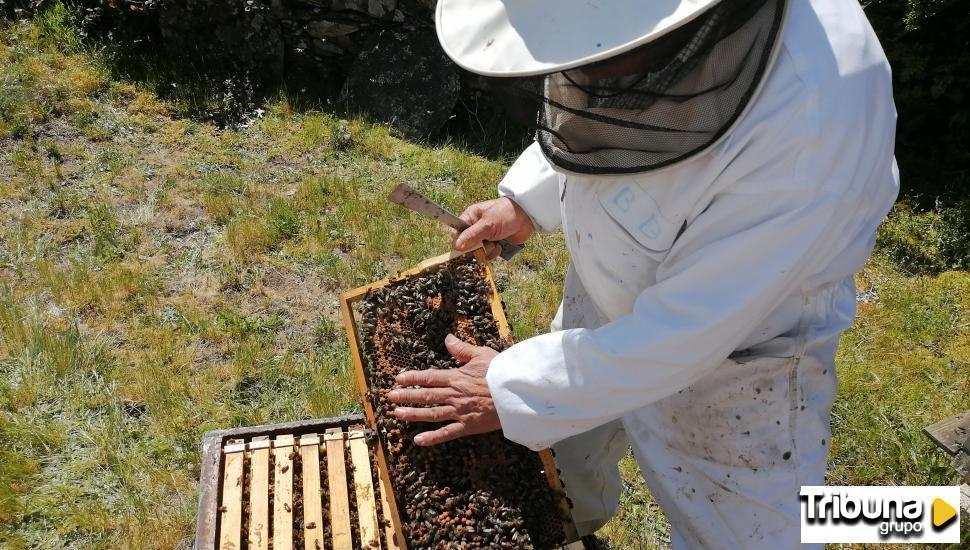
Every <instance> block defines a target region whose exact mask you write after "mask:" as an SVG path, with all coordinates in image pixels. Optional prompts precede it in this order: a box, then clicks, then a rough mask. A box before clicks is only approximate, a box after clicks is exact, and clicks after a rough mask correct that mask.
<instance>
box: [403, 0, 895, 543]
mask: <svg viewBox="0 0 970 550" xmlns="http://www.w3.org/2000/svg"><path fill="white" fill-rule="evenodd" d="M437 29H438V35H439V38H440V40H441V44H442V45H443V47H444V49H445V51H446V52H447V53H448V55H449V56H451V58H452V59H454V60H455V61H456V62H457V63H458V64H459V65H461V66H462V67H464V68H466V69H468V70H470V71H473V72H475V73H478V74H481V75H485V76H489V77H500V78H499V79H497V80H496V82H497V83H498V85H499V86H498V87H499V88H500V89H501V91H502V93H503V94H504V95H505V96H506V97H508V98H509V99H510V100H511V101H512V102H513V104H514V105H517V106H518V108H517V109H513V110H517V111H518V112H527V113H533V114H536V116H535V117H534V119H533V120H532V122H533V123H534V125H535V127H536V128H537V131H536V139H535V143H533V144H532V145H531V146H530V147H528V148H527V149H526V150H525V152H524V153H523V154H522V155H521V156H520V157H519V158H518V160H517V161H516V162H515V163H514V164H513V166H512V167H511V168H510V169H509V171H508V173H507V175H506V176H505V178H504V179H503V180H502V182H501V183H500V184H499V194H500V195H501V198H499V199H495V200H492V201H486V202H484V203H479V204H476V205H473V206H471V207H470V208H469V209H468V210H467V211H466V212H465V213H464V215H463V216H464V218H465V220H466V221H468V222H469V223H471V224H472V226H471V227H470V228H469V229H467V230H466V231H464V232H463V233H462V234H461V235H459V236H458V237H457V239H456V241H455V242H454V246H455V247H456V248H457V249H459V250H466V249H470V248H472V247H474V246H477V245H478V244H479V243H481V242H483V241H485V242H486V245H487V246H490V247H493V245H492V243H489V242H488V241H494V240H496V239H501V238H509V239H510V240H512V241H516V242H522V241H525V240H526V239H528V237H529V236H530V235H531V234H532V233H533V231H534V230H537V231H543V232H549V231H554V230H556V229H561V230H562V232H563V235H564V237H565V241H566V246H567V247H568V249H569V253H570V256H571V260H572V263H571V265H570V267H569V271H568V274H567V275H566V281H565V290H564V296H563V301H562V304H561V306H560V309H559V313H558V315H557V316H556V319H555V320H554V321H553V325H552V329H553V330H552V332H550V333H549V334H544V335H541V336H537V337H535V338H530V339H528V340H525V341H523V342H520V343H518V344H516V345H514V346H512V347H511V348H509V349H508V350H506V351H503V352H502V353H496V352H494V351H492V350H489V349H487V348H478V347H474V346H471V345H470V344H467V343H463V342H460V341H458V340H457V339H454V338H449V340H448V342H447V346H448V349H449V350H450V351H451V352H452V353H453V354H454V355H455V356H456V357H458V358H459V359H460V360H461V361H463V362H466V364H465V366H463V367H462V368H459V369H455V370H453V371H425V372H415V373H407V374H405V375H402V376H401V377H400V378H399V379H398V382H399V384H400V385H401V386H402V387H401V388H400V389H398V390H395V391H394V392H392V396H391V398H392V399H393V400H395V401H397V402H398V403H400V404H401V405H400V406H398V407H397V409H396V413H395V414H396V415H397V416H398V417H399V418H402V419H405V420H411V421H436V422H442V423H443V424H442V426H441V428H440V429H437V430H434V431H430V432H425V433H422V434H420V435H419V436H417V438H416V442H417V443H418V444H421V445H433V444H437V443H440V442H442V441H445V440H448V439H452V438H455V437H460V436H463V435H468V434H474V433H481V432H485V431H489V430H494V429H499V428H501V429H502V430H503V431H504V434H505V436H506V437H508V438H509V439H511V440H513V441H516V442H519V443H521V444H523V445H526V446H528V447H530V448H532V449H542V448H544V447H549V446H552V447H553V448H554V449H555V450H556V453H557V454H556V456H557V461H558V462H559V464H560V467H561V469H562V475H563V478H564V480H565V483H566V487H567V491H568V493H569V495H570V496H571V498H572V500H573V502H574V504H575V508H574V510H573V514H574V519H575V521H576V523H577V525H578V527H579V528H580V531H581V533H591V532H593V531H595V530H596V529H597V528H599V527H600V526H602V525H603V524H604V523H605V522H606V521H607V520H608V519H609V518H610V517H611V516H612V515H613V514H614V513H615V512H616V510H617V505H618V499H619V495H620V492H621V490H622V485H621V480H620V476H619V472H618V468H617V462H618V461H619V460H620V458H621V457H622V456H623V455H624V453H625V452H626V451H627V449H628V447H629V445H630V444H631V443H632V446H633V450H634V453H635V456H636V459H637V461H638V463H639V465H640V469H641V471H642V473H643V476H644V478H645V479H646V482H647V484H648V486H649V488H650V492H651V494H652V495H653V496H654V497H655V498H656V499H657V500H658V501H659V503H660V505H661V506H662V507H663V509H664V511H665V512H666V514H667V517H668V518H669V519H670V523H671V525H672V529H673V533H672V540H673V545H674V547H681V548H700V547H707V548H769V547H770V548H776V547H779V546H781V547H785V546H793V545H795V544H797V543H798V541H799V499H798V493H799V487H800V486H802V485H817V484H822V483H823V482H824V474H825V466H826V456H827V454H828V449H829V443H830V426H829V417H830V411H831V407H832V402H833V399H834V397H835V391H836V374H835V368H834V354H835V350H836V345H837V344H838V339H839V335H840V333H841V332H842V331H844V330H845V329H846V328H848V327H849V326H850V325H851V324H852V319H853V315H854V313H855V289H854V285H853V278H852V276H853V274H854V273H855V272H856V271H857V270H859V269H860V268H861V267H862V265H863V263H864V262H865V260H866V258H867V257H868V255H869V253H870V251H871V249H872V246H873V241H874V237H875V230H876V226H877V225H878V224H879V222H880V221H881V220H882V219H883V217H884V216H885V214H886V212H887V211H888V210H889V208H890V207H891V205H892V204H893V201H894V199H895V197H896V193H897V188H898V174H897V171H896V167H895V163H894V160H893V142H894V127H895V110H894V107H893V100H892V91H891V79H890V69H889V66H888V64H887V62H886V58H885V56H884V54H883V51H882V49H881V48H880V46H879V43H878V41H877V39H876V37H875V35H874V34H873V31H872V29H871V28H870V26H869V24H868V22H867V20H866V17H865V15H864V14H863V11H862V9H861V8H860V7H859V4H858V2H857V1H856V0H720V1H718V0H653V1H649V2H644V1H637V0H612V1H608V2H605V1H601V0H559V1H557V2H542V1H539V0H439V2H438V8H437ZM405 386H412V387H411V388H406V387H405ZM413 386H418V387H417V388H414V387H413ZM414 403H420V404H423V405H432V406H431V407H409V406H407V405H409V404H414Z"/></svg>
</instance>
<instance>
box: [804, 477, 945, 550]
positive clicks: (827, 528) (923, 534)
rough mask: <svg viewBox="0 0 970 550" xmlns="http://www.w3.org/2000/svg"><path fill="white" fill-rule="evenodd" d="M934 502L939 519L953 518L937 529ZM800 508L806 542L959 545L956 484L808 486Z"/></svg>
mask: <svg viewBox="0 0 970 550" xmlns="http://www.w3.org/2000/svg"><path fill="white" fill-rule="evenodd" d="M938 500H939V501H942V503H945V504H941V503H940V502H939V501H938ZM934 503H935V505H936V506H937V512H938V515H942V516H946V515H949V512H950V509H952V510H953V512H955V516H954V517H953V518H952V519H949V520H948V521H946V522H945V523H942V524H941V525H940V526H939V527H936V526H934V524H933V522H934V516H933V510H934ZM800 507H801V529H802V531H801V541H802V542H803V543H860V542H861V543H896V544H898V543H910V544H922V543H957V542H960V521H961V518H960V487H958V486H932V487H912V486H892V487H873V486H818V485H812V486H808V485H806V486H803V487H802V490H801V493H800Z"/></svg>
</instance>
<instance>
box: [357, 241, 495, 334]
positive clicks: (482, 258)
mask: <svg viewBox="0 0 970 550" xmlns="http://www.w3.org/2000/svg"><path fill="white" fill-rule="evenodd" d="M462 256H473V257H475V259H477V260H478V261H479V262H481V263H482V265H484V266H485V269H486V270H489V267H488V257H487V256H486V255H485V248H483V247H478V248H476V249H474V250H471V251H469V252H457V251H455V250H452V251H451V252H448V253H445V254H442V255H440V256H434V257H432V258H428V259H426V260H424V261H422V262H421V263H419V264H418V265H416V266H414V267H412V268H410V269H406V270H404V271H400V272H398V273H395V274H394V275H391V276H390V277H387V278H386V279H381V280H380V281H374V282H373V283H370V284H366V285H364V286H359V287H357V288H355V289H353V290H348V291H347V292H344V293H342V294H341V295H340V301H341V302H349V303H351V304H353V303H355V302H357V301H359V300H360V299H361V298H363V297H364V295H365V294H367V293H368V292H369V291H371V290H373V289H375V288H381V287H383V286H387V285H388V284H390V283H393V282H394V281H400V280H402V279H407V278H408V277H413V276H414V275H418V274H419V273H421V272H423V271H426V270H428V269H430V268H432V267H434V266H436V265H440V264H443V263H445V262H447V261H449V260H454V259H455V258H461V257H462ZM489 272H490V270H489ZM503 318H504V316H503Z"/></svg>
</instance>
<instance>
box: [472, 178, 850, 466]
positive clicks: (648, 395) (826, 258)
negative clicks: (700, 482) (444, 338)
mask: <svg viewBox="0 0 970 550" xmlns="http://www.w3.org/2000/svg"><path fill="white" fill-rule="evenodd" d="M748 189H751V190H749V191H741V192H731V193H723V194H721V195H719V196H717V197H716V198H715V199H714V200H713V201H712V203H711V204H710V206H709V208H708V210H707V211H706V212H704V213H703V214H701V215H699V216H698V217H697V218H696V219H695V220H694V221H693V222H692V223H691V224H690V226H688V228H687V230H685V232H684V233H683V235H682V236H681V238H680V239H679V240H678V241H677V243H676V244H675V245H674V248H672V249H671V252H670V254H669V255H668V256H667V259H666V260H665V261H664V263H663V264H662V265H661V266H660V269H659V271H658V273H657V283H656V284H655V285H653V286H651V287H648V288H647V289H646V290H644V291H643V292H642V293H641V294H640V295H639V296H638V298H637V299H636V302H635V304H634V306H633V310H632V312H631V313H630V314H629V315H627V316H626V317H623V318H620V319H617V320H615V321H613V322H611V323H609V324H607V325H604V326H602V327H600V328H597V329H571V330H564V331H559V332H553V333H549V334H544V335H541V336H537V337H535V338H531V339H528V340H525V341H523V342H521V343H519V344H516V345H514V346H512V347H511V348H509V349H508V350H506V351H504V352H502V353H501V354H499V355H498V356H497V357H496V358H495V359H494V360H493V362H492V364H491V367H490V368H489V371H488V375H487V380H488V384H489V387H490V389H491V391H492V396H493V398H494V400H495V403H496V407H497V409H498V412H499V416H500V418H501V422H502V428H503V430H504V432H505V436H506V437H507V438H509V439H511V440H513V441H516V442H518V443H521V444H523V445H526V446H528V447H530V448H532V449H536V450H538V449H542V448H546V447H548V446H550V445H551V444H553V443H555V442H557V441H560V440H562V439H565V438H567V437H570V436H572V435H576V434H579V433H582V432H584V431H587V430H590V429H592V428H595V427H597V426H599V425H602V424H605V423H607V422H610V421H612V420H614V419H616V418H619V417H621V416H622V415H624V414H625V413H627V412H630V411H633V410H636V409H639V408H641V407H643V406H645V405H648V404H650V403H651V402H654V401H657V400H659V399H662V398H664V397H666V396H669V395H672V394H674V393H676V392H678V391H680V390H681V389H683V388H685V387H687V386H689V385H690V384H691V383H693V382H695V381H697V380H699V379H700V378H701V377H703V376H704V375H705V374H707V373H708V372H710V371H712V370H713V369H714V368H716V367H717V366H718V365H719V364H721V362H723V361H724V359H725V358H726V357H728V356H729V355H730V354H731V352H732V351H733V350H734V349H735V348H736V346H737V345H739V344H740V343H741V342H742V341H743V340H744V339H745V338H746V337H747V336H748V335H749V334H750V333H751V332H752V331H753V330H754V329H755V327H756V326H757V323H758V322H759V321H760V320H762V319H763V318H764V317H765V316H767V315H768V314H769V313H770V312H771V311H772V310H773V309H774V308H775V307H776V306H777V305H778V304H779V303H780V302H781V301H782V300H783V299H784V298H785V297H786V296H788V295H789V294H790V293H792V292H795V291H797V290H798V288H799V285H800V284H801V282H803V281H804V280H805V278H806V277H807V275H809V274H811V273H813V272H814V271H815V270H817V269H818V268H819V266H820V265H821V266H823V267H824V266H825V265H827V264H828V263H830V262H831V261H832V260H833V256H834V255H835V250H834V247H835V246H836V245H835V244H833V243H836V242H840V241H842V239H840V234H841V233H843V232H844V231H845V229H846V227H845V221H844V220H845V219H851V218H852V213H851V211H850V210H849V209H851V204H852V200H847V199H846V197H840V196H836V195H835V194H834V193H832V192H831V191H820V190H818V188H817V187H815V188H812V189H799V188H798V187H797V186H794V185H776V186H771V185H764V184H762V185H757V186H748ZM752 205H758V207H757V208H752ZM858 267H861V266H857V267H856V269H858ZM585 284H589V282H585ZM699 342H702V343H703V345H698V343H699Z"/></svg>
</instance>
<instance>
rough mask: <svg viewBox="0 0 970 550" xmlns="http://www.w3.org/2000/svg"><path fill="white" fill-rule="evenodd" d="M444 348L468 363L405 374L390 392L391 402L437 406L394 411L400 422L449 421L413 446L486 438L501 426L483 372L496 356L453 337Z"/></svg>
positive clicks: (490, 351)
mask: <svg viewBox="0 0 970 550" xmlns="http://www.w3.org/2000/svg"><path fill="white" fill-rule="evenodd" d="M445 347H446V348H447V349H448V353H450V354H451V355H452V357H454V358H455V359H457V360H459V361H461V362H462V363H464V365H463V366H461V367H459V368H457V369H434V370H431V369H428V370H416V371H408V372H403V373H401V374H399V375H398V376H397V378H395V379H394V381H395V382H397V384H398V385H400V386H421V387H420V388H397V389H394V390H391V391H390V392H388V394H387V398H388V399H389V400H390V401H391V402H392V403H399V404H401V403H408V404H422V405H433V406H431V407H426V408H416V407H396V408H395V409H394V411H393V414H394V416H395V417H397V418H398V420H404V421H407V422H449V423H448V424H445V425H444V426H443V427H441V428H438V429H437V430H434V431H430V432H422V433H419V434H418V435H416V436H415V437H414V442H415V444H417V445H420V446H422V447H429V446H431V445H437V444H439V443H444V442H445V441H451V440H452V439H457V438H459V437H464V436H466V435H475V434H482V433H487V432H492V431H495V430H499V429H501V428H502V425H501V423H500V422H499V417H498V412H497V411H496V410H495V403H493V402H492V395H491V392H490V391H489V389H488V383H487V382H486V381H485V373H486V372H487V371H488V365H489V363H491V362H492V358H494V357H495V356H496V355H498V352H497V351H495V350H493V349H492V348H487V347H479V346H473V345H471V344H469V343H467V342H462V341H461V340H459V339H458V338H457V337H455V336H454V335H452V334H449V335H448V337H447V338H445Z"/></svg>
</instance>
